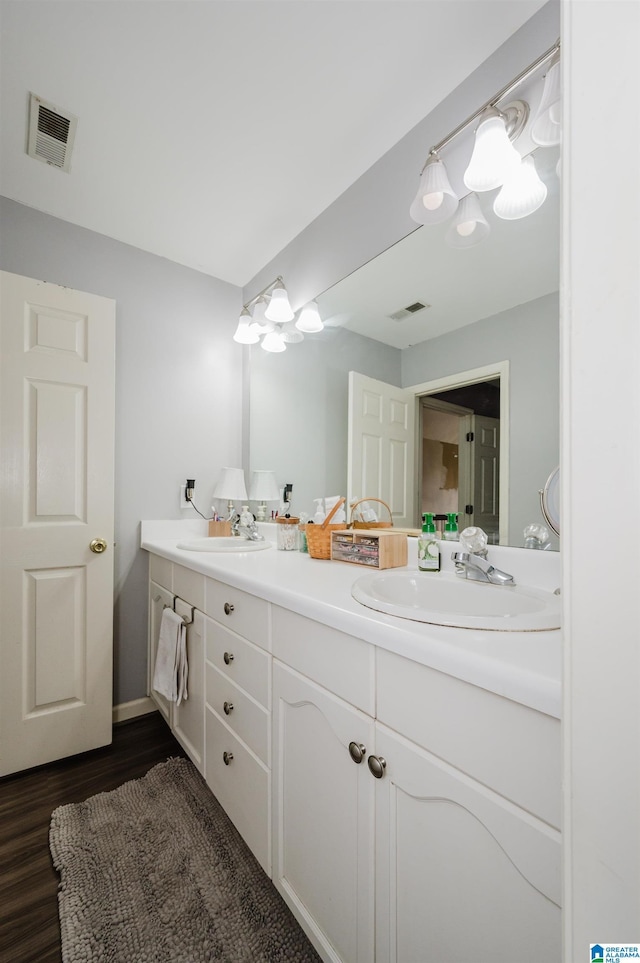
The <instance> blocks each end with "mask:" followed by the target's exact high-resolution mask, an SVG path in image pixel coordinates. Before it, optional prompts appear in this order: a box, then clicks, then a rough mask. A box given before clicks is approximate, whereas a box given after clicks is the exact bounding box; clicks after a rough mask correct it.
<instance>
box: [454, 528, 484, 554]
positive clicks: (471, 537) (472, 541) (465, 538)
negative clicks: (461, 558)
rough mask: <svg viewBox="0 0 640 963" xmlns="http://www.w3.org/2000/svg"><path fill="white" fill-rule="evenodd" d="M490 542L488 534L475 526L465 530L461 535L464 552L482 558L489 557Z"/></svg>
mask: <svg viewBox="0 0 640 963" xmlns="http://www.w3.org/2000/svg"><path fill="white" fill-rule="evenodd" d="M488 541H489V539H488V538H487V535H486V532H483V530H482V529H481V528H476V526H475V525H470V526H469V528H465V529H464V530H463V531H462V532H461V533H460V545H461V546H462V549H463V551H465V552H469V553H470V554H471V555H480V556H481V558H486V556H487V542H488Z"/></svg>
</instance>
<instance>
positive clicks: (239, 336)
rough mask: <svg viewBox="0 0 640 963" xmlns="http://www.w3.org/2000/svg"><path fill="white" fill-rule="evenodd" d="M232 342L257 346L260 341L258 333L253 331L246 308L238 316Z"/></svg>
mask: <svg viewBox="0 0 640 963" xmlns="http://www.w3.org/2000/svg"><path fill="white" fill-rule="evenodd" d="M233 340H234V341H237V342H238V344H257V342H258V341H259V340H260V337H259V335H258V333H257V332H256V331H254V330H253V325H252V323H251V315H250V314H249V312H248V311H247V309H246V308H245V309H244V310H243V312H242V314H241V315H240V318H239V320H238V327H237V328H236V332H235V334H234V336H233Z"/></svg>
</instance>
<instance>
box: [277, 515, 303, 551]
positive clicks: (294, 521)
mask: <svg viewBox="0 0 640 963" xmlns="http://www.w3.org/2000/svg"><path fill="white" fill-rule="evenodd" d="M299 524H300V519H299V518H298V517H297V515H296V516H293V515H292V516H291V517H288V516H287V515H278V517H277V518H276V546H277V548H278V549H280V551H281V552H297V551H298V525H299Z"/></svg>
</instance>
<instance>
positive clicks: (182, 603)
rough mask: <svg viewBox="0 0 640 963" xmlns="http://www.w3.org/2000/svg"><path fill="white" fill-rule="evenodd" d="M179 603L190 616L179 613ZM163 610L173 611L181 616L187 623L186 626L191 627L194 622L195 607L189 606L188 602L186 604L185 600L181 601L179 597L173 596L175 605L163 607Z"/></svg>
mask: <svg viewBox="0 0 640 963" xmlns="http://www.w3.org/2000/svg"><path fill="white" fill-rule="evenodd" d="M154 601H155V600H154ZM177 603H180V605H181V606H183V607H184V608H186V609H188V610H189V615H185V614H184V612H178V609H177V608H176V605H177ZM162 608H163V609H173V611H174V612H175V613H176V615H179V616H180V618H181V619H182V621H183V622H184V623H185V625H191V623H192V622H193V613H194V610H195V605H189V603H188V602H185V601H184V599H181V598H180V597H179V596H178V595H174V596H173V605H163V606H162Z"/></svg>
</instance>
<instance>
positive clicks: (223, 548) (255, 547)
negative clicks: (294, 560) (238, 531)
mask: <svg viewBox="0 0 640 963" xmlns="http://www.w3.org/2000/svg"><path fill="white" fill-rule="evenodd" d="M176 547H177V548H182V549H184V550H185V552H261V551H263V550H264V549H265V548H271V542H269V541H267V540H266V539H265V540H264V541H262V542H251V541H250V540H249V539H248V538H242V537H239V536H234V535H229V536H223V537H221V538H215V537H214V538H193V539H192V540H191V541H190V542H178V544H177V546H176Z"/></svg>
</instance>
